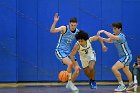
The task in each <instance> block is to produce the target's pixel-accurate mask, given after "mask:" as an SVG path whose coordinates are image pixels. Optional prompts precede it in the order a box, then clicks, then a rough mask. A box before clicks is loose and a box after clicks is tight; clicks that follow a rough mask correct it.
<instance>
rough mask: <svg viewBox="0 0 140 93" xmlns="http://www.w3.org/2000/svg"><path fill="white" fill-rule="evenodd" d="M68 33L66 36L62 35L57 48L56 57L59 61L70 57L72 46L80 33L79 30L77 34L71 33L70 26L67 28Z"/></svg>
mask: <svg viewBox="0 0 140 93" xmlns="http://www.w3.org/2000/svg"><path fill="white" fill-rule="evenodd" d="M66 27H67V28H66V32H65V33H64V34H60V37H59V41H58V44H57V47H56V55H57V57H58V58H59V59H62V58H64V57H66V56H69V54H70V52H71V44H72V41H73V40H74V39H75V34H76V33H77V32H78V31H79V30H78V29H77V28H76V30H75V32H74V33H73V32H71V31H70V28H69V25H67V26H66Z"/></svg>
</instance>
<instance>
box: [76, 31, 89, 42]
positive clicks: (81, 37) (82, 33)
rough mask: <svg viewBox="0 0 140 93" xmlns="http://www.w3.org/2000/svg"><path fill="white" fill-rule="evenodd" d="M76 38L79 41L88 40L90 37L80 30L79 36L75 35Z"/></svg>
mask: <svg viewBox="0 0 140 93" xmlns="http://www.w3.org/2000/svg"><path fill="white" fill-rule="evenodd" d="M75 38H76V40H79V39H83V40H88V39H89V36H88V34H87V33H86V32H84V31H83V30H79V32H77V34H76V35H75Z"/></svg>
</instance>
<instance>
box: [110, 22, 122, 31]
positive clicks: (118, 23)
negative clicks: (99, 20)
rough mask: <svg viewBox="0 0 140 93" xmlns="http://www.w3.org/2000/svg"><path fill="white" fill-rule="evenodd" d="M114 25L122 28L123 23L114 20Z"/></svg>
mask: <svg viewBox="0 0 140 93" xmlns="http://www.w3.org/2000/svg"><path fill="white" fill-rule="evenodd" d="M112 26H113V27H116V28H121V30H122V23H121V22H114V23H112Z"/></svg>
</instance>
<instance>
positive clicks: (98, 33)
mask: <svg viewBox="0 0 140 93" xmlns="http://www.w3.org/2000/svg"><path fill="white" fill-rule="evenodd" d="M104 31H105V30H99V31H98V32H97V36H100V34H101V33H103V32H104Z"/></svg>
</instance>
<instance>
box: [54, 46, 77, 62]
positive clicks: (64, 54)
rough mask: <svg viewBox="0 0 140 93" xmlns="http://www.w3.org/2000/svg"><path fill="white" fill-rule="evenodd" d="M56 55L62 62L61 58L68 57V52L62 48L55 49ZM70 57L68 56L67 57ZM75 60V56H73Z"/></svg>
mask: <svg viewBox="0 0 140 93" xmlns="http://www.w3.org/2000/svg"><path fill="white" fill-rule="evenodd" d="M55 55H56V57H57V58H58V59H59V60H60V61H61V62H62V63H63V58H66V57H69V55H70V53H69V52H65V51H63V50H57V49H56V50H55ZM69 58H70V57H69ZM75 61H76V58H75Z"/></svg>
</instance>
